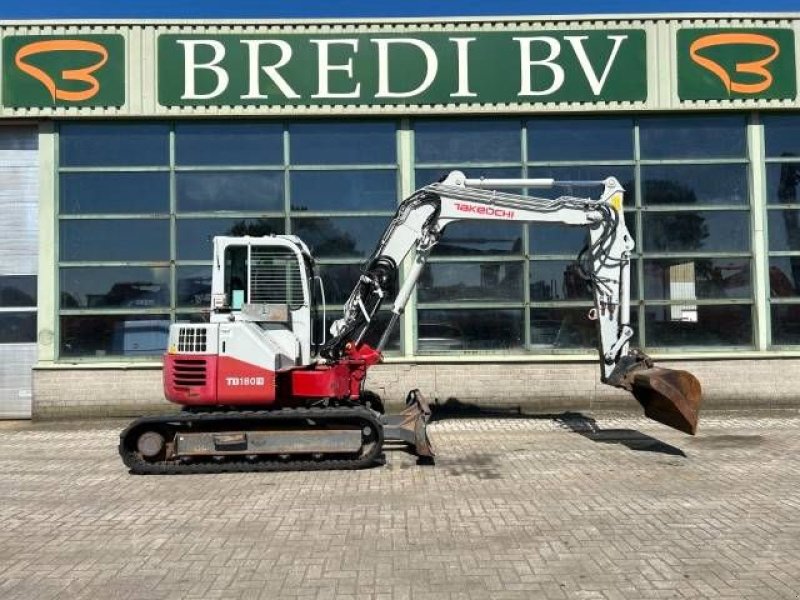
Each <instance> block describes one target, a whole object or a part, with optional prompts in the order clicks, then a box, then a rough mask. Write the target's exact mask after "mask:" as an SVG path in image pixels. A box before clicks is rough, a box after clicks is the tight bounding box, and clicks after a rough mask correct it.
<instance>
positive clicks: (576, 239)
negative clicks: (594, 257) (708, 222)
mask: <svg viewBox="0 0 800 600" xmlns="http://www.w3.org/2000/svg"><path fill="white" fill-rule="evenodd" d="M528 232H529V237H530V248H531V252H532V253H533V254H534V255H537V254H539V255H541V254H568V255H570V256H577V255H578V253H579V252H580V251H581V249H582V248H583V247H584V246H585V245H586V240H587V239H588V232H589V230H588V229H586V228H585V227H570V226H568V225H553V224H547V223H536V224H533V225H530V226H529V227H528Z"/></svg>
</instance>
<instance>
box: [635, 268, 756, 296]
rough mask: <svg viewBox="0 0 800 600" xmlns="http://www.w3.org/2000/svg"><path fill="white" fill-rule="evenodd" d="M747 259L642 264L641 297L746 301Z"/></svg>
mask: <svg viewBox="0 0 800 600" xmlns="http://www.w3.org/2000/svg"><path fill="white" fill-rule="evenodd" d="M751 296H752V288H751V283H750V259H749V258H670V259H658V260H645V261H644V297H645V298H647V299H656V300H694V299H696V298H750V297H751Z"/></svg>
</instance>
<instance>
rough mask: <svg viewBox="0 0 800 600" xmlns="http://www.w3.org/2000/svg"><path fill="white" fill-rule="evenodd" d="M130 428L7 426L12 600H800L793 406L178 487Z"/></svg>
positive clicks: (586, 429)
mask: <svg viewBox="0 0 800 600" xmlns="http://www.w3.org/2000/svg"><path fill="white" fill-rule="evenodd" d="M119 427H120V423H117V422H109V421H104V422H100V423H97V422H96V423H92V424H82V425H69V424H38V425H37V424H34V425H31V424H4V425H3V424H0V598H3V599H26V600H28V599H37V600H40V599H46V598H54V597H58V598H131V599H138V598H141V599H147V600H151V599H157V598H180V597H182V598H198V599H205V598H226V599H227V598H309V599H311V598H355V597H359V598H361V597H364V598H386V599H389V598H397V599H400V598H413V599H421V598H436V599H439V598H453V599H456V598H458V599H472V598H585V599H589V598H636V599H639V598H675V597H678V598H698V597H709V598H800V593H799V592H798V590H800V415H798V414H797V413H794V414H793V415H788V416H786V417H785V418H774V417H767V418H757V419H754V418H747V417H735V418H731V417H725V416H714V417H708V416H707V417H706V418H705V419H704V421H703V423H702V431H701V433H700V435H699V436H698V437H697V438H695V439H691V438H688V437H686V436H683V435H682V434H679V433H672V432H670V431H669V430H667V429H666V428H664V427H661V426H659V425H656V424H650V423H647V422H645V421H643V420H641V419H637V418H622V417H614V418H611V417H603V418H600V417H598V420H597V424H596V427H595V428H594V429H595V431H594V432H592V430H593V426H592V423H591V422H588V421H586V420H582V419H580V418H569V419H561V420H553V419H547V418H539V419H470V420H446V421H441V422H438V423H436V424H435V425H434V426H433V427H432V428H431V430H432V437H433V439H434V442H435V443H436V445H437V447H438V451H439V459H438V464H437V466H436V467H418V466H416V465H414V463H413V460H411V459H410V458H409V457H407V456H404V455H402V454H398V453H392V454H390V455H389V456H388V462H387V465H386V466H385V467H382V468H376V469H373V470H369V471H361V472H348V473H280V474H242V475H212V476H186V477H169V478H163V477H136V476H131V475H128V474H127V473H126V472H125V470H124V469H123V467H122V465H121V463H120V461H119V460H118V458H117V455H116V447H115V445H116V436H117V433H118V430H119ZM684 454H685V455H684Z"/></svg>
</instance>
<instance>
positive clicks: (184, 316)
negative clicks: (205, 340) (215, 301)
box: [175, 311, 211, 323]
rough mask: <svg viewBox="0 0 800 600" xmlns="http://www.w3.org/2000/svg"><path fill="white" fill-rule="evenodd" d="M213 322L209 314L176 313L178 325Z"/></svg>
mask: <svg viewBox="0 0 800 600" xmlns="http://www.w3.org/2000/svg"><path fill="white" fill-rule="evenodd" d="M210 320H211V318H210V316H209V313H208V312H207V311H205V312H185V313H176V315H175V322H176V323H208V322H209V321H210Z"/></svg>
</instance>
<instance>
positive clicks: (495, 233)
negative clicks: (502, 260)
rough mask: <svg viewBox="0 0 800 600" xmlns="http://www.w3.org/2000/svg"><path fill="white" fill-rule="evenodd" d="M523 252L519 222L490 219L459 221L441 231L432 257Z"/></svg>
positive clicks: (519, 253)
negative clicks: (493, 220) (442, 232)
mask: <svg viewBox="0 0 800 600" xmlns="http://www.w3.org/2000/svg"><path fill="white" fill-rule="evenodd" d="M491 254H516V255H521V254H522V225H519V224H517V223H497V222H489V221H485V222H483V221H460V222H457V223H452V224H450V225H448V226H447V228H446V229H445V230H444V234H443V235H442V238H441V239H440V240H439V243H438V244H437V245H436V246H434V247H433V251H432V252H431V255H432V256H488V255H491Z"/></svg>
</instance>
